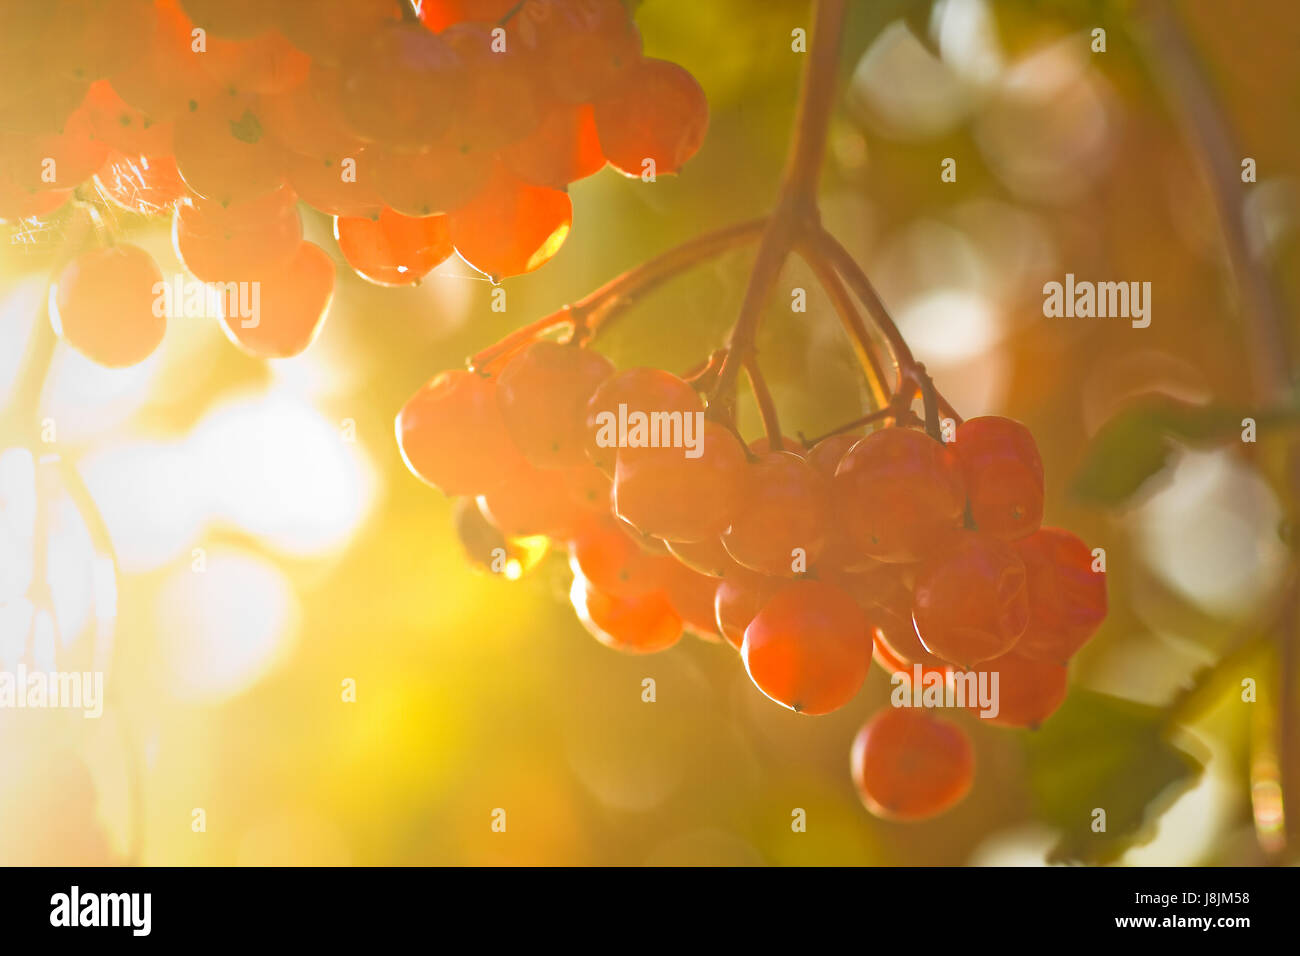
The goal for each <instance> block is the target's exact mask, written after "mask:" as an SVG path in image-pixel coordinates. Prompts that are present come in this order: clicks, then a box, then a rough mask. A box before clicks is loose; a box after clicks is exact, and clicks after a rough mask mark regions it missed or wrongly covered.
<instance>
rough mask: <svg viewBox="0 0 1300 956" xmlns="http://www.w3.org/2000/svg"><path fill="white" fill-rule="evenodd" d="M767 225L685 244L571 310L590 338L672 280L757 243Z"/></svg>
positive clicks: (751, 224)
mask: <svg viewBox="0 0 1300 956" xmlns="http://www.w3.org/2000/svg"><path fill="white" fill-rule="evenodd" d="M766 223H767V219H766V218H763V219H750V220H747V221H746V222H739V223H736V224H735V225H732V226H727V227H726V228H723V229H718V230H716V231H714V232H709V233H705V234H704V235H702V236H697V237H696V238H694V239H691V240H689V241H687V242H683V243H682V244H681V245H678V246H674V247H673V248H671V249H669V250H668V251H667V252H662V253H660V254H659V255H657V256H655V257H654V258H653V259H651V260H649V261H648V262H643V263H641V264H640V265H638V266H635V267H634V268H631V269H629V270H627V271H626V272H624V273H622V274H621V275H619V276H616V277H615V278H613V279H611V280H610V281H609V282H606V283H605V284H604V285H602V286H601V287H600V288H598V289H596V290H595V291H593V292H590V293H588V294H587V295H585V296H583V297H582V298H581V299H579V300H578V301H577V302H575V303H573V304H572V305H571V306H570V307H569V309H570V311H572V313H573V316H574V319H575V320H576V321H580V322H582V323H584V325H585V328H586V332H587V337H588V338H589V337H590V336H593V335H595V333H596V331H597V330H598V329H599V328H600V327H601V326H603V325H605V323H607V322H609V321H610V320H611V319H613V318H614V317H615V316H618V315H621V314H622V313H623V312H625V311H626V310H627V309H629V308H630V307H631V306H633V305H634V304H635V303H636V302H637V300H638V299H640V298H641V296H643V295H645V294H646V293H647V292H649V291H651V290H652V289H654V288H656V287H657V286H659V285H661V284H662V283H663V282H665V281H667V280H668V279H671V278H674V277H675V276H677V275H679V274H680V273H682V272H685V271H686V270H687V269H690V268H693V267H694V266H697V265H700V264H702V263H704V262H707V261H709V260H710V259H715V258H717V257H718V256H720V255H722V253H724V252H729V251H731V250H732V249H736V248H739V247H740V246H744V245H748V244H749V243H751V242H753V241H754V240H755V239H757V238H758V237H759V236H760V235H762V234H763V230H764V227H765V225H766Z"/></svg>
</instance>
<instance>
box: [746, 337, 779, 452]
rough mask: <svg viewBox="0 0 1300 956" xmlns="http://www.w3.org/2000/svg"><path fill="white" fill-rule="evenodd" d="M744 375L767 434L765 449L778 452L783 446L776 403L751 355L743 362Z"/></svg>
mask: <svg viewBox="0 0 1300 956" xmlns="http://www.w3.org/2000/svg"><path fill="white" fill-rule="evenodd" d="M745 374H746V375H747V376H748V378H749V387H750V389H751V390H752V391H753V393H754V400H755V401H756V402H757V403H758V414H759V417H760V418H761V419H762V420H763V431H764V432H766V434H767V447H768V448H769V449H770V450H771V451H780V450H781V449H782V448H784V447H785V444H784V442H782V441H781V420H780V418H779V417H778V416H777V411H776V402H774V401H772V392H771V390H769V389H768V387H767V380H766V379H764V378H763V372H762V370H761V369H760V368H759V367H758V359H757V357H756V356H754V355H753V354H752V353H751V354H750V356H749V358H748V359H747V360H746V361H745Z"/></svg>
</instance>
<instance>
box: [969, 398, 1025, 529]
mask: <svg viewBox="0 0 1300 956" xmlns="http://www.w3.org/2000/svg"><path fill="white" fill-rule="evenodd" d="M952 451H953V454H954V455H955V456H956V458H957V463H958V464H959V465H960V466H961V473H962V478H963V480H964V481H965V484H966V495H967V498H968V500H969V502H970V513H971V517H972V518H973V519H974V521H975V526H976V527H978V528H979V529H980V530H981V531H986V532H988V533H989V534H991V535H993V536H995V537H998V538H1005V539H1007V540H1013V539H1016V538H1023V537H1024V536H1025V535H1027V534H1031V533H1033V532H1034V531H1036V530H1037V529H1038V526H1039V525H1040V524H1041V523H1042V520H1043V461H1042V459H1041V458H1040V457H1039V454H1038V445H1037V444H1036V443H1035V442H1034V436H1033V435H1031V434H1030V433H1029V429H1028V428H1026V427H1025V426H1024V425H1022V424H1020V422H1017V421H1012V420H1011V419H1010V418H1002V417H1001V416H997V415H989V416H985V417H982V418H971V419H967V420H966V421H964V422H962V423H961V424H960V425H958V426H957V440H956V441H955V442H954V444H953V445H952Z"/></svg>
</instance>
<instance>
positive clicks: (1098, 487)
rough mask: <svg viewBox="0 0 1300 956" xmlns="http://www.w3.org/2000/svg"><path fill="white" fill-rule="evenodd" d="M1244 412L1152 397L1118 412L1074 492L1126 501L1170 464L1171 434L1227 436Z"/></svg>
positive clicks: (1106, 501) (1095, 499)
mask: <svg viewBox="0 0 1300 956" xmlns="http://www.w3.org/2000/svg"><path fill="white" fill-rule="evenodd" d="M1244 417H1245V414H1244V413H1242V412H1241V411H1240V410H1238V409H1228V408H1224V407H1222V406H1219V405H1191V404H1189V403H1187V402H1181V401H1178V400H1176V399H1173V398H1168V397H1165V396H1159V397H1150V398H1146V399H1143V400H1141V401H1140V402H1139V403H1137V404H1135V405H1133V406H1131V407H1129V408H1127V409H1125V410H1124V411H1122V412H1120V413H1119V414H1118V415H1116V416H1115V417H1114V418H1112V419H1111V420H1110V421H1109V422H1107V423H1106V424H1105V425H1103V426H1102V428H1101V430H1100V431H1099V432H1098V433H1097V435H1096V437H1095V438H1093V440H1092V444H1091V445H1090V446H1089V448H1088V452H1087V454H1086V455H1085V456H1084V460H1083V464H1082V465H1081V466H1080V467H1079V470H1078V471H1077V472H1076V473H1075V476H1074V481H1073V482H1072V483H1071V486H1070V492H1071V494H1073V495H1074V496H1075V497H1077V498H1079V499H1081V500H1083V501H1087V502H1090V503H1093V504H1099V505H1105V506H1111V507H1114V506H1118V505H1123V504H1125V503H1126V502H1128V501H1129V499H1131V498H1133V497H1134V496H1136V495H1137V494H1138V493H1139V492H1140V491H1141V490H1142V489H1143V487H1144V486H1146V485H1147V483H1148V482H1149V481H1150V480H1151V479H1152V478H1154V477H1156V476H1157V475H1158V474H1159V473H1160V472H1161V471H1163V470H1164V468H1165V465H1166V464H1168V462H1169V458H1170V456H1171V455H1172V453H1173V451H1174V447H1175V446H1174V444H1173V441H1172V439H1175V438H1177V439H1181V440H1182V441H1184V442H1189V443H1204V442H1211V441H1223V440H1225V439H1227V438H1229V437H1232V436H1235V435H1237V434H1238V433H1239V432H1240V429H1241V420H1242V418H1244Z"/></svg>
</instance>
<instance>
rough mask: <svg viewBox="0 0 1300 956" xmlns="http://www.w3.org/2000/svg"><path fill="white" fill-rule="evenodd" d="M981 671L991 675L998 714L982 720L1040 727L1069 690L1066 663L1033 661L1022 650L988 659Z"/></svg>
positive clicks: (1015, 725) (999, 723)
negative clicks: (1022, 654)
mask: <svg viewBox="0 0 1300 956" xmlns="http://www.w3.org/2000/svg"><path fill="white" fill-rule="evenodd" d="M979 671H980V672H981V673H986V674H988V675H989V676H988V678H987V680H988V686H989V689H990V692H991V693H992V696H993V700H994V702H995V703H996V705H997V713H996V714H995V715H992V716H988V717H983V716H982V719H983V720H987V721H988V722H989V723H990V724H994V725H996V726H999V727H1029V728H1034V727H1038V726H1039V725H1040V724H1042V722H1043V721H1045V720H1046V719H1047V718H1048V717H1050V716H1052V714H1054V713H1056V710H1057V708H1058V707H1060V706H1061V704H1062V703H1063V702H1064V701H1065V695H1066V691H1067V690H1068V689H1069V678H1070V672H1069V668H1067V667H1066V665H1064V664H1060V663H1057V662H1055V661H1036V660H1031V659H1030V658H1028V657H1023V656H1021V654H1020V653H1019V652H1018V651H1012V652H1011V653H1010V654H1004V655H1002V656H1001V657H997V658H994V659H993V660H991V661H985V662H984V663H983V664H981V665H980V666H979ZM995 675H996V684H995V683H994V680H995ZM974 709H976V710H979V708H974Z"/></svg>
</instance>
